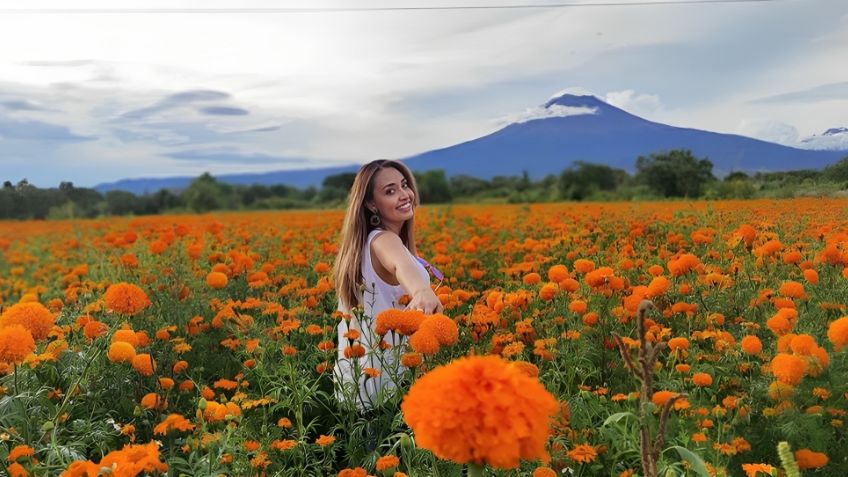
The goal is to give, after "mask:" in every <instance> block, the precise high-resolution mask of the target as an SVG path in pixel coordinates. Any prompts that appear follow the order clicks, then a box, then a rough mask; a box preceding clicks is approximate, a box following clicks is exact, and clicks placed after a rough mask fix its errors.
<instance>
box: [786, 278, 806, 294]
mask: <svg viewBox="0 0 848 477" xmlns="http://www.w3.org/2000/svg"><path fill="white" fill-rule="evenodd" d="M780 294H781V295H782V296H785V297H787V298H806V296H807V294H806V293H805V292H804V285H802V284H801V283H799V282H796V281H793V280H787V281H785V282H783V283H782V284H781V285H780Z"/></svg>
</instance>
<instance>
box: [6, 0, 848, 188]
mask: <svg viewBox="0 0 848 477" xmlns="http://www.w3.org/2000/svg"><path fill="white" fill-rule="evenodd" d="M842 2H843V0H821V1H820V4H817V8H816V9H810V8H807V6H805V5H804V4H799V3H798V2H783V3H781V2H777V3H769V4H768V5H767V6H765V5H757V4H739V5H693V6H647V7H596V8H595V7H593V8H563V9H528V10H485V11H453V12H445V11H441V12H422V11H417V12H375V13H333V14H295V15H286V14H279V15H277V14H273V15H253V14H250V15H247V14H235V15H206V14H137V15H120V14H117V15H56V14H50V15H14V16H12V15H8V16H4V17H3V20H8V21H4V24H3V28H0V43H2V44H7V45H15V48H3V49H0V78H3V82H0V102H5V103H4V104H9V105H11V107H7V108H6V109H7V110H6V113H7V114H8V116H9V117H10V118H14V119H15V120H16V121H40V122H43V123H48V124H52V125H56V126H57V127H65V128H67V129H68V130H69V131H73V132H74V133H75V134H78V135H82V136H86V137H98V138H99V139H98V140H97V141H89V142H86V143H80V144H64V145H62V146H61V148H60V147H58V146H57V147H55V148H54V149H51V150H45V148H46V147H47V146H46V145H44V144H36V141H32V144H29V145H28V146H29V148H27V147H25V146H27V144H23V143H21V144H17V145H16V149H15V150H14V151H10V152H9V156H12V155H14V157H19V158H31V160H30V162H28V163H27V162H26V161H25V162H23V163H15V164H14V165H12V164H11V163H9V162H0V178H2V177H3V176H18V175H26V176H29V178H30V179H31V180H33V182H36V183H39V184H42V183H43V184H46V185H51V184H53V185H55V184H56V183H58V181H59V180H62V179H70V180H75V181H76V182H78V183H79V184H81V185H93V184H94V183H96V182H99V181H105V180H115V179H119V178H122V177H132V176H133V175H136V174H138V173H139V172H140V171H142V170H143V171H145V172H146V173H147V174H148V175H150V174H156V175H168V174H169V173H171V172H174V173H176V172H178V171H179V172H182V173H185V172H188V171H189V170H190V171H194V170H195V169H198V168H201V167H203V165H202V164H196V163H194V162H192V163H186V162H187V161H182V162H180V161H176V160H175V159H173V158H170V157H168V156H167V154H168V153H172V152H174V150H175V148H176V147H178V146H180V145H182V146H180V147H186V148H188V147H191V148H201V147H210V148H212V147H215V148H225V147H235V148H238V149H239V150H242V151H247V152H248V153H250V154H267V155H270V156H274V157H302V158H309V159H311V160H314V161H315V162H316V163H320V162H324V161H327V162H328V160H329V159H332V160H334V161H336V162H340V161H350V162H363V161H365V160H368V159H370V158H374V157H404V156H407V155H411V154H415V153H419V152H423V151H426V150H428V149H432V148H435V147H444V146H449V145H452V144H455V143H457V142H461V141H465V140H469V139H473V138H475V137H479V136H481V135H483V134H486V133H488V132H491V130H492V122H491V121H490V120H489V118H492V117H502V116H504V115H506V114H508V113H509V112H510V111H520V110H521V109H523V108H525V107H527V106H528V105H533V104H538V103H539V102H540V100H541V99H543V95H544V94H545V93H546V92H547V91H552V90H554V89H556V88H557V87H558V86H559V85H562V84H573V85H582V86H583V88H568V89H566V90H564V91H561V92H560V93H558V94H562V93H571V94H581V95H585V94H592V93H591V91H610V92H609V93H607V94H606V95H605V96H599V95H596V96H598V97H599V98H601V99H606V100H607V101H608V102H610V103H611V104H614V105H616V106H619V107H622V108H623V109H626V110H627V111H630V112H632V113H634V114H638V115H645V116H647V117H649V118H650V119H652V120H663V121H664V122H669V123H670V124H675V125H687V126H692V127H700V128H702V129H712V130H725V131H726V130H732V129H733V128H734V127H735V126H736V120H735V118H739V117H768V118H773V119H776V120H779V121H784V122H791V121H794V119H795V118H797V121H798V122H797V126H798V128H799V130H800V131H802V133H804V134H806V135H808V134H811V133H812V132H814V131H823V130H825V129H826V128H827V127H834V126H839V125H844V124H845V120H846V118H845V115H844V111H845V110H846V108H845V107H840V105H837V106H833V104H832V103H820V104H818V105H817V106H816V107H817V109H816V110H815V111H813V110H810V109H808V110H803V109H800V108H801V106H800V105H797V104H796V105H789V106H785V107H784V106H781V105H772V104H769V105H751V104H747V102H748V101H750V100H751V99H752V98H757V97H762V96H763V95H774V94H781V93H784V92H787V91H794V90H799V89H803V88H805V87H809V86H811V85H810V84H809V82H810V81H811V80H810V78H816V81H819V80H821V82H822V83H828V82H836V81H844V66H839V65H840V64H843V61H842V58H843V57H844V46H845V41H846V39H848V37H846V33H845V32H846V31H848V29H845V28H844V18H845V17H844V16H842V13H843V12H844V5H843V3H842ZM73 3H74V4H75V5H74V8H88V7H107V8H117V7H115V4H114V2H109V1H108V0H78V1H75V2H73ZM424 3H426V2H425V1H424V0H370V1H369V5H374V6H379V5H387V6H414V5H421V4H424ZM450 3H451V2H449V1H447V0H443V1H442V2H440V4H442V5H446V4H450ZM472 3H473V2H472ZM486 3H487V4H502V3H512V2H510V0H489V1H488V2H486ZM234 5H235V4H234V3H233V1H232V0H206V1H203V2H201V1H200V0H146V1H144V2H142V1H141V0H122V2H121V4H120V7H121V8H157V7H161V8H186V7H197V8H215V7H233V6H234ZM239 6H241V7H267V6H272V7H311V8H321V7H328V6H350V3H349V0H348V1H343V0H309V1H306V0H298V1H294V0H274V1H272V0H244V1H243V2H241V3H240V4H239ZM27 7H28V8H39V7H60V8H65V7H67V2H62V1H59V0H30V3H28V4H27ZM766 13H767V14H768V15H770V16H769V17H768V19H769V21H762V20H760V19H761V18H762V15H763V14H766ZM824 16H832V17H835V18H839V17H840V16H842V18H843V20H841V21H842V24H841V25H839V28H835V27H833V26H832V25H830V24H827V25H825V24H823V22H822V21H821V19H822V17H824ZM780 19H791V20H792V24H793V25H794V26H793V35H789V36H787V35H784V33H785V32H784V31H783V30H781V29H780V28H778V27H775V26H774V25H785V24H786V23H785V22H781V21H778V20H780ZM748 31H756V32H757V38H763V40H762V41H763V42H764V43H768V44H769V47H770V48H771V50H772V51H778V52H780V51H783V50H784V49H785V47H786V46H787V44H790V45H802V44H804V43H803V42H804V40H805V38H807V36H810V35H812V36H814V37H815V38H816V43H815V44H814V45H812V46H809V45H807V46H808V49H809V51H806V52H804V53H805V54H804V55H803V57H801V58H799V57H798V56H789V57H778V59H777V60H775V61H774V62H773V63H772V64H769V65H768V66H769V67H768V68H765V67H764V68H762V69H761V70H759V71H757V72H753V73H752V72H749V71H726V74H725V75H724V76H723V77H722V80H724V78H726V79H727V84H726V86H727V87H726V88H723V89H724V90H725V91H726V94H725V96H723V97H722V98H720V100H719V101H715V102H712V103H711V104H710V106H709V107H706V106H701V107H699V108H692V107H680V106H679V105H678V104H679V103H678V101H679V97H678V98H675V97H674V96H672V95H670V94H669V93H668V89H667V88H668V87H669V84H668V82H669V81H675V82H676V85H677V86H678V87H679V85H681V84H685V85H686V87H687V88H691V91H692V92H691V96H692V97H696V96H697V95H698V94H699V86H700V83H699V80H700V81H702V82H703V81H704V80H703V79H700V78H698V77H696V76H695V75H691V74H690V75H689V76H687V75H686V72H687V65H686V64H673V65H670V67H669V69H672V70H674V71H675V72H679V73H680V74H679V76H678V77H675V78H673V79H668V78H665V77H663V76H662V75H661V74H659V73H657V74H656V75H653V71H652V70H639V69H638V68H628V69H622V68H621V67H620V65H617V64H616V63H615V62H604V61H602V60H603V59H604V58H605V55H606V54H609V53H611V52H621V51H625V52H630V51H633V50H639V51H643V52H647V53H648V54H652V52H653V51H654V50H653V49H652V48H654V47H655V46H656V47H657V49H658V50H659V49H660V48H661V47H664V46H676V47H684V48H685V47H687V46H693V45H694V46H699V45H704V44H710V42H711V41H712V40H714V39H715V38H735V35H737V34H739V32H748ZM45 32H48V33H45ZM151 32H155V33H154V34H152V33H151ZM810 32H812V33H810ZM57 38H59V39H61V41H57V40H56V39H57ZM740 44H743V45H745V43H744V42H740ZM740 48H742V47H740ZM797 49H798V48H796V50H797ZM722 53H723V52H721V51H719V52H716V53H715V54H713V55H710V54H705V55H703V56H702V57H699V58H693V59H692V61H697V62H698V63H699V64H701V63H703V64H705V65H707V66H708V67H709V66H711V65H712V63H711V62H712V61H714V60H715V59H716V58H722V56H723V55H722ZM655 56H657V55H655ZM593 60H598V61H597V62H596V63H592V61H593ZM588 64H592V65H593V66H592V68H588V67H587V65H588ZM656 64H658V65H659V66H664V65H665V64H661V63H656ZM645 71H647V73H646V72H645ZM724 73H725V72H724V71H723V74H724ZM635 77H641V78H642V83H641V84H640V83H638V82H636V81H635V79H634V78H635ZM740 77H742V79H744V81H742V83H743V86H744V87H735V86H736V85H737V84H738V83H735V82H734V80H737V79H739V78H740ZM504 85H507V86H504ZM552 85H553V86H552ZM513 86H520V87H521V88H523V89H522V90H521V93H520V94H518V93H513V91H515V90H514V89H513V90H509V89H508V88H511V87H513ZM722 86H724V84H723V85H722ZM531 88H538V92H537V93H534V94H533V95H531V94H529V93H528V91H530V89H531ZM196 90H212V91H222V92H225V93H227V94H229V95H230V97H229V98H228V99H226V100H221V101H219V102H216V103H215V105H216V106H226V107H238V108H243V109H244V110H247V111H249V112H250V114H249V115H243V116H222V115H217V116H209V115H203V114H200V113H199V112H198V111H197V108H196V107H194V106H193V105H184V104H183V105H180V106H177V107H173V108H165V109H159V110H157V111H154V114H152V115H151V116H149V117H146V118H135V119H134V120H133V121H124V122H121V123H120V124H117V123H118V122H119V121H118V118H120V116H121V114H122V113H126V112H128V111H133V110H139V109H144V108H150V107H153V106H156V105H157V104H158V105H159V106H162V104H160V103H158V102H159V101H161V100H162V99H164V98H168V97H169V95H172V94H175V93H180V92H184V91H196ZM462 91H472V92H474V93H475V96H474V97H475V100H476V98H480V99H479V101H478V102H477V103H472V102H468V103H463V105H464V106H463V109H462V111H459V112H452V114H451V115H449V116H446V115H439V114H434V113H432V111H430V110H427V105H426V103H425V102H424V101H419V102H417V103H415V102H414V101H410V102H409V103H405V105H406V106H408V107H407V108H406V109H403V110H400V109H399V108H396V105H397V104H398V102H397V98H402V99H403V98H410V97H414V96H420V97H425V98H429V99H434V100H435V101H438V100H440V99H442V100H444V101H449V100H450V99H451V98H453V97H455V96H451V95H456V94H458V93H459V92H462ZM640 91H648V92H650V93H641V92H640ZM486 92H491V93H490V94H491V95H498V98H497V106H493V105H492V103H495V101H487V100H486V96H485V93H486ZM445 98H447V99H445ZM659 98H662V99H663V102H665V103H666V104H665V105H664V104H663V103H662V102H660V100H659ZM844 103H845V102H844V101H843V104H842V105H841V106H845V104H844ZM26 105H38V106H39V107H41V108H43V109H40V110H35V109H34V108H28V107H27V106H26ZM210 105H211V103H210ZM466 105H467V106H466ZM0 108H2V106H0ZM779 108H784V109H779ZM578 113H579V114H588V113H589V112H587V111H572V110H569V109H568V108H564V109H561V110H558V109H552V110H545V111H543V110H541V108H533V109H530V110H527V111H525V112H523V113H520V114H518V115H514V116H511V117H510V118H509V120H512V121H527V120H531V119H534V118H540V117H551V116H568V115H572V114H578ZM652 116H653V117H652ZM730 118H734V119H730ZM115 128H118V129H120V132H115ZM4 152H5V151H4ZM198 162H199V161H198ZM219 162H220V161H219ZM213 166H214V167H217V168H223V167H224V165H223V164H221V163H218V164H213ZM238 166H239V164H237V163H232V164H226V167H227V168H228V169H235V168H237V167H238ZM244 167H245V169H247V168H254V167H259V166H258V165H257V164H246V165H244ZM190 168H191V169H190ZM154 169H155V170H154ZM200 170H201V172H202V169H200Z"/></svg>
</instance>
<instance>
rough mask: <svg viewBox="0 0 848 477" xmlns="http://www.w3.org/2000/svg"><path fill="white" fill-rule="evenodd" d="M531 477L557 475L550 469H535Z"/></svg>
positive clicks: (552, 476) (553, 476)
mask: <svg viewBox="0 0 848 477" xmlns="http://www.w3.org/2000/svg"><path fill="white" fill-rule="evenodd" d="M532 477H557V473H556V471H554V469H551V468H550V467H536V469H535V470H533V476H532Z"/></svg>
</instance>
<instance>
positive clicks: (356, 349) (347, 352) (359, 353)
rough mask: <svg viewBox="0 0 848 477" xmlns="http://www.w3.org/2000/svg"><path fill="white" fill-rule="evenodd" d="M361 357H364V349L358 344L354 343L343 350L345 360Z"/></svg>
mask: <svg viewBox="0 0 848 477" xmlns="http://www.w3.org/2000/svg"><path fill="white" fill-rule="evenodd" d="M363 356H365V347H364V346H362V345H361V344H359V343H354V344H352V345H350V346H348V347H347V348H345V349H344V357H345V358H347V359H350V358H361V357H363Z"/></svg>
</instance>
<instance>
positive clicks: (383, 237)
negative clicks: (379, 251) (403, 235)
mask: <svg viewBox="0 0 848 477" xmlns="http://www.w3.org/2000/svg"><path fill="white" fill-rule="evenodd" d="M371 245H373V246H374V248H383V247H390V248H394V247H398V246H399V247H403V246H404V245H403V241H402V240H401V239H400V237H399V236H398V235H397V234H396V233H394V232H392V231H391V230H381V231H379V232H377V233H376V234H375V235H374V238H373V239H371Z"/></svg>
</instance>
